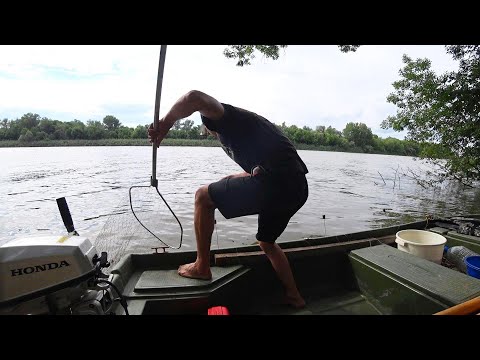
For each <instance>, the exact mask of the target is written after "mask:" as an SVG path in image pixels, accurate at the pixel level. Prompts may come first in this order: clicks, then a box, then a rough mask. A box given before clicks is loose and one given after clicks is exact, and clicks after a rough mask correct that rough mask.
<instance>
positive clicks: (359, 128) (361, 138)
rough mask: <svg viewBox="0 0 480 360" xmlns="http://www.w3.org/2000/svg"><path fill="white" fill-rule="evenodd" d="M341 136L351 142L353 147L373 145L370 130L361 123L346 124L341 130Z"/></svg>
mask: <svg viewBox="0 0 480 360" xmlns="http://www.w3.org/2000/svg"><path fill="white" fill-rule="evenodd" d="M343 135H344V136H345V139H347V140H348V141H352V142H353V144H354V145H355V146H357V147H360V148H366V147H367V146H372V145H373V144H374V142H373V134H372V130H370V129H369V128H368V127H367V125H365V124H363V123H351V122H350V123H348V124H347V125H346V127H345V129H344V130H343Z"/></svg>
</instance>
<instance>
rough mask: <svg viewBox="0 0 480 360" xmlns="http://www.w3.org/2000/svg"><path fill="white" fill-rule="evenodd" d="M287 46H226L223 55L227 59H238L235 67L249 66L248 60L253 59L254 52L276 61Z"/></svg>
mask: <svg viewBox="0 0 480 360" xmlns="http://www.w3.org/2000/svg"><path fill="white" fill-rule="evenodd" d="M286 47H287V45H228V47H227V48H226V49H225V50H224V51H223V54H224V55H225V56H226V57H227V58H229V59H238V60H237V66H244V65H250V64H251V63H250V60H251V59H254V58H255V52H256V51H259V52H260V53H261V54H263V55H265V56H266V57H267V58H272V59H273V60H277V59H278V57H279V54H278V53H279V51H280V49H281V48H286Z"/></svg>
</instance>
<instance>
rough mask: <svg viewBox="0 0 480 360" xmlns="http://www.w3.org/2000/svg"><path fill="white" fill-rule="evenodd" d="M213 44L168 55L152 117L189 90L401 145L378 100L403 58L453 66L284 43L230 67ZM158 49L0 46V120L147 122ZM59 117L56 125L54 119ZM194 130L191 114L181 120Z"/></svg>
mask: <svg viewBox="0 0 480 360" xmlns="http://www.w3.org/2000/svg"><path fill="white" fill-rule="evenodd" d="M224 48H225V46H222V45H193V46H176V45H171V46H168V48H167V57H166V61H165V73H164V78H163V87H162V98H161V107H160V115H161V116H163V115H164V114H165V113H166V111H167V110H168V109H169V108H170V107H171V106H172V105H173V104H174V103H175V101H176V100H177V99H178V98H179V97H180V96H181V95H182V94H184V93H185V92H187V91H189V90H192V89H197V90H201V91H204V92H206V93H208V94H210V95H212V96H214V97H216V98H217V99H218V100H219V101H221V102H225V103H229V104H232V105H235V106H239V107H243V108H246V109H249V110H251V111H254V112H257V113H259V114H261V115H263V116H265V117H266V118H268V119H270V120H271V121H272V122H275V123H277V124H281V123H282V122H285V123H286V124H287V125H293V124H295V125H297V126H299V127H303V126H309V127H311V128H315V127H316V126H318V125H324V126H327V127H328V126H332V127H334V128H336V129H337V130H343V128H344V127H345V125H346V124H347V123H348V122H363V123H365V124H366V125H367V126H368V127H370V128H371V129H372V131H373V133H375V134H377V135H379V136H382V137H386V136H395V137H399V138H403V135H402V134H399V133H395V132H393V131H392V130H388V131H386V130H383V129H381V128H380V123H381V122H382V120H383V119H385V118H386V117H387V116H388V115H394V114H395V112H396V109H395V107H394V106H393V105H392V104H389V103H387V101H386V98H387V96H388V94H389V93H391V92H392V91H393V86H392V83H393V82H394V81H396V80H398V79H400V76H399V73H398V72H399V70H400V69H401V68H402V67H403V63H402V55H403V54H408V55H409V56H410V57H412V58H414V59H416V58H429V59H430V60H431V61H432V68H433V69H434V70H435V71H436V72H437V73H442V72H445V71H448V70H454V69H456V67H457V64H456V63H455V62H454V61H453V60H452V59H451V57H450V56H449V55H448V54H446V52H445V49H444V47H443V46H438V45H415V46H400V45H391V46H385V45H378V46H362V47H360V48H359V49H358V50H357V51H356V52H354V53H342V52H341V51H340V50H339V49H338V47H337V46H333V45H328V46H327V45H321V46H320V45H311V46H308V45H306V46H297V45H295V46H293V45H292V46H288V47H287V48H286V49H285V50H281V52H280V58H279V59H278V60H276V61H274V60H271V59H266V58H264V57H262V56H261V55H258V56H257V57H256V58H255V59H254V60H253V61H252V65H250V66H246V67H237V66H236V65H235V64H236V62H235V60H233V59H227V58H226V57H225V56H224V55H223V49H224ZM159 49H160V47H159V46H158V45H145V46H144V45H134V46H130V45H128V46H127V45H125V46H120V45H107V46H103V45H93V46H90V45H69V46H42V45H37V46H23V45H22V46H18V45H2V46H0V58H2V61H1V62H0V80H1V85H0V118H2V119H3V118H9V119H14V118H19V117H21V116H22V115H23V114H25V113H28V112H32V113H38V114H39V115H41V116H42V117H50V118H56V119H58V120H62V121H71V120H73V119H78V120H81V121H84V122H86V121H88V120H90V119H92V120H100V121H101V120H102V119H103V117H105V116H106V115H113V116H115V117H117V118H118V119H119V120H120V121H121V122H122V124H123V125H126V126H131V127H135V126H137V125H144V124H148V123H150V122H152V120H153V115H154V114H153V112H154V104H155V90H156V81H157V79H156V77H157V70H158V56H159ZM59 116H61V117H62V118H59ZM190 119H192V120H194V121H195V122H196V123H197V124H198V123H199V122H200V117H199V116H198V114H194V115H192V116H191V117H190Z"/></svg>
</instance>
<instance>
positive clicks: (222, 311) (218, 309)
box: [208, 306, 230, 315]
mask: <svg viewBox="0 0 480 360" xmlns="http://www.w3.org/2000/svg"><path fill="white" fill-rule="evenodd" d="M208 315H230V312H229V311H228V309H227V308H226V307H225V306H214V307H211V308H210V309H208Z"/></svg>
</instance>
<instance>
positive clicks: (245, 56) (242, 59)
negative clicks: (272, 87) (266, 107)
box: [223, 45, 360, 66]
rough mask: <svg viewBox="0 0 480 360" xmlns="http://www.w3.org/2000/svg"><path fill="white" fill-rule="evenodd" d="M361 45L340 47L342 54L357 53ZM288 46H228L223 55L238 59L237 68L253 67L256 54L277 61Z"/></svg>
mask: <svg viewBox="0 0 480 360" xmlns="http://www.w3.org/2000/svg"><path fill="white" fill-rule="evenodd" d="M359 46H360V45H339V46H338V47H339V48H340V50H341V51H342V52H349V51H353V52H354V51H356V50H357V49H358V47H359ZM286 47H287V45H228V47H227V48H225V50H224V51H223V54H224V55H225V56H226V57H227V58H229V59H237V66H244V65H251V62H250V60H253V59H254V58H255V52H257V51H258V52H260V53H261V54H263V55H264V56H266V57H267V58H271V59H273V60H277V59H278V57H279V56H280V55H279V52H280V49H284V48H286Z"/></svg>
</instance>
